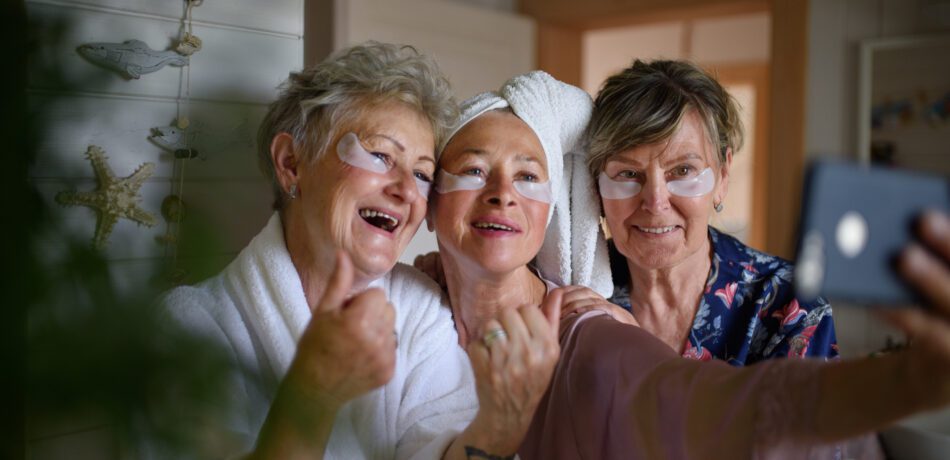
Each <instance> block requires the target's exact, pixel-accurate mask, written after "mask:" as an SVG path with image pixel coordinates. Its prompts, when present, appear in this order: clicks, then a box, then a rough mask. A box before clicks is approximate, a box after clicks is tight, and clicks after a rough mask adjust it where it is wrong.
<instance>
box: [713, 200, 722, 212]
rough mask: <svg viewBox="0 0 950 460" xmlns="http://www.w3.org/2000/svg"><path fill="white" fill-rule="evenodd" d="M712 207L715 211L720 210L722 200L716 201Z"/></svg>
mask: <svg viewBox="0 0 950 460" xmlns="http://www.w3.org/2000/svg"><path fill="white" fill-rule="evenodd" d="M713 209H715V210H716V212H722V201H720V202H718V203H716V204H715V205H713Z"/></svg>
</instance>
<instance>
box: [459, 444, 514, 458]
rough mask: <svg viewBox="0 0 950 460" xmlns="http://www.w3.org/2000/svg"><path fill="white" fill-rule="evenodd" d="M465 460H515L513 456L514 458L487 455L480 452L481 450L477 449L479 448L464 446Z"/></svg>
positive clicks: (512, 456) (482, 451)
mask: <svg viewBox="0 0 950 460" xmlns="http://www.w3.org/2000/svg"><path fill="white" fill-rule="evenodd" d="M465 458H467V459H469V460H477V459H484V460H513V459H514V458H515V456H514V455H495V454H489V453H488V452H485V451H484V450H481V449H479V448H477V447H472V446H465Z"/></svg>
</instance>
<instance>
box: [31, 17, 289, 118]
mask: <svg viewBox="0 0 950 460" xmlns="http://www.w3.org/2000/svg"><path fill="white" fill-rule="evenodd" d="M28 12H29V15H30V17H31V19H32V20H34V21H37V22H38V26H39V28H40V29H41V30H42V28H44V27H48V26H51V25H53V24H57V23H59V24H66V25H67V26H68V27H67V28H66V30H65V31H64V34H63V35H62V36H61V37H57V41H56V42H55V43H51V42H50V41H49V39H50V37H49V36H43V35H40V36H39V37H38V38H39V43H38V45H39V47H38V49H37V50H36V52H35V53H33V57H34V59H32V60H31V63H30V64H31V65H30V75H31V80H30V85H31V87H33V88H37V89H59V88H60V86H61V85H60V84H59V83H58V82H57V81H56V79H54V78H52V77H51V75H50V74H49V73H48V72H46V71H45V70H46V69H50V68H55V67H59V68H60V69H61V70H62V73H61V77H62V78H63V80H64V83H65V84H66V85H68V86H69V89H70V90H71V91H83V92H93V93H111V94H124V95H136V96H151V97H165V98H176V97H178V94H179V85H180V80H181V78H180V74H181V72H182V70H181V68H178V67H171V66H167V67H165V68H163V69H161V70H159V71H157V72H154V73H151V74H146V75H143V76H142V77H141V78H139V79H137V80H135V79H131V80H129V79H125V78H124V77H123V76H121V75H119V74H118V73H116V72H114V71H112V70H107V69H104V68H102V67H99V66H97V65H94V64H92V63H91V62H89V61H88V60H86V59H85V58H83V57H82V56H80V55H79V53H78V52H77V51H76V48H77V47H78V46H79V45H81V44H83V43H90V42H109V43H112V42H124V41H126V40H130V39H138V40H141V41H143V42H145V43H147V44H148V45H149V47H151V48H152V49H156V50H165V49H169V48H170V47H171V46H172V44H173V42H174V41H175V40H176V38H177V36H178V30H179V26H180V24H179V23H177V22H174V21H164V20H155V19H153V18H149V17H141V16H132V15H127V14H116V13H113V12H103V11H94V10H87V9H78V8H64V7H60V6H57V5H50V4H39V3H30V4H28ZM194 33H195V35H198V36H199V37H201V39H202V41H203V45H202V49H201V50H200V51H198V52H197V53H196V54H195V55H193V56H192V63H191V77H190V78H191V95H192V98H194V99H203V100H214V101H242V102H254V103H267V102H270V101H271V100H272V99H273V98H274V95H275V92H274V88H275V87H276V86H277V85H278V84H280V82H282V81H283V80H284V79H286V78H287V72H288V71H289V70H291V69H290V68H288V67H289V66H288V63H296V65H295V66H294V67H299V66H300V64H299V63H300V62H301V58H300V56H302V55H303V44H302V41H301V40H300V39H296V38H290V37H283V36H277V35H271V34H262V33H258V32H254V31H248V30H241V29H225V28H220V27H202V26H195V28H194Z"/></svg>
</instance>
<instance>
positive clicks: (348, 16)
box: [334, 0, 535, 263]
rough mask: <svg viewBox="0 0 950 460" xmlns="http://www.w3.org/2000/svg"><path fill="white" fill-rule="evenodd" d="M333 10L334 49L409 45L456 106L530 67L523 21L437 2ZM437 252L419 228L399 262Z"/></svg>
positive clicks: (400, 0) (382, 1) (343, 2)
mask: <svg viewBox="0 0 950 460" xmlns="http://www.w3.org/2000/svg"><path fill="white" fill-rule="evenodd" d="M334 7H335V11H336V23H335V37H334V48H335V49H341V48H344V47H346V46H351V45H354V44H357V43H362V42H364V41H367V40H377V41H384V42H391V43H402V44H407V45H412V46H414V47H416V49H418V50H420V51H421V52H424V53H426V54H428V55H430V56H432V57H433V58H435V60H436V61H437V62H438V63H439V66H440V68H441V69H442V71H443V72H445V74H446V75H447V76H448V78H449V80H450V81H451V83H452V88H453V90H454V92H455V94H456V97H458V98H459V100H462V99H464V98H467V97H470V96H474V95H475V94H478V93H481V92H484V91H489V90H493V89H497V88H498V87H499V86H501V84H502V83H503V82H504V81H505V80H507V79H509V78H511V77H512V76H514V75H517V74H520V73H524V72H527V71H529V70H531V69H533V68H534V67H535V63H534V53H535V25H534V21H532V20H531V19H529V18H526V17H523V16H518V15H515V14H510V13H505V12H500V11H493V10H488V9H484V8H477V7H473V6H470V5H464V4H460V3H455V2H446V1H436V0H389V1H387V0H349V1H347V0H336V2H335V4H334ZM436 249H437V244H436V239H435V234H434V233H432V232H429V231H427V230H426V228H425V224H423V225H422V228H420V229H419V233H418V234H417V235H416V237H415V238H414V239H413V240H412V242H410V243H409V247H408V248H407V249H406V251H405V252H404V253H403V255H402V257H401V258H400V260H401V261H403V262H407V263H411V262H412V259H413V258H415V256H416V255H417V254H423V253H427V252H430V251H434V250H436Z"/></svg>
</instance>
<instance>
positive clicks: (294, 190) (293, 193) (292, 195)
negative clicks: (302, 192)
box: [287, 184, 297, 200]
mask: <svg viewBox="0 0 950 460" xmlns="http://www.w3.org/2000/svg"><path fill="white" fill-rule="evenodd" d="M287 196H289V197H290V199H291V200H293V199H294V198H297V184H290V190H288V191H287Z"/></svg>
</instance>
